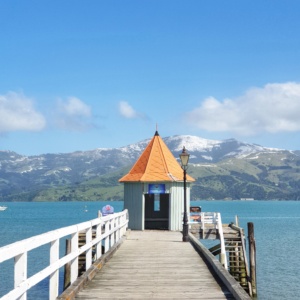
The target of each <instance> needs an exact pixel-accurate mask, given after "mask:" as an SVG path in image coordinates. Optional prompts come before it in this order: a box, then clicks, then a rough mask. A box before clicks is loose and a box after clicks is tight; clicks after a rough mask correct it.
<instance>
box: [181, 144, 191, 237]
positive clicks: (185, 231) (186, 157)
mask: <svg viewBox="0 0 300 300" xmlns="http://www.w3.org/2000/svg"><path fill="white" fill-rule="evenodd" d="M179 157H180V160H181V168H182V169H183V200H184V211H183V227H182V241H183V242H188V241H189V225H188V216H187V211H186V170H187V168H188V162H189V158H190V155H189V154H188V153H187V151H186V149H185V147H183V149H182V153H181V154H179Z"/></svg>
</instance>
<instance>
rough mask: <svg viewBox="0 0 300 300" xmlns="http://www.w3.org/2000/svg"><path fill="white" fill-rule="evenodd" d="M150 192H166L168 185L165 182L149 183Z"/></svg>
mask: <svg viewBox="0 0 300 300" xmlns="http://www.w3.org/2000/svg"><path fill="white" fill-rule="evenodd" d="M148 193H149V194H165V193H166V185H165V184H149V185H148Z"/></svg>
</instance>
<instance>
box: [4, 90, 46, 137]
mask: <svg viewBox="0 0 300 300" xmlns="http://www.w3.org/2000/svg"><path fill="white" fill-rule="evenodd" d="M45 125H46V120H45V118H44V116H43V115H42V114H41V113H39V112H38V111H36V110H35V109H34V106H33V102H32V100H30V99H29V98H27V97H25V96H24V95H23V94H19V93H15V92H9V93H7V94H6V95H0V132H2V133H4V132H11V131H19V130H23V131H39V130H42V129H43V128H44V127H45Z"/></svg>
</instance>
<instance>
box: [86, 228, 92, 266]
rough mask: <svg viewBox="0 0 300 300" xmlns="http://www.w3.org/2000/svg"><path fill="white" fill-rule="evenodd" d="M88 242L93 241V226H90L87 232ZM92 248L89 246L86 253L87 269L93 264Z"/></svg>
mask: <svg viewBox="0 0 300 300" xmlns="http://www.w3.org/2000/svg"><path fill="white" fill-rule="evenodd" d="M85 237H86V238H85V240H86V244H88V243H90V242H91V241H92V227H90V228H88V229H87V231H86V233H85ZM92 250H93V248H92V247H91V248H89V249H88V250H86V253H85V270H86V271H87V270H88V269H89V267H90V266H91V265H92Z"/></svg>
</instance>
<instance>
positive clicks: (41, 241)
mask: <svg viewBox="0 0 300 300" xmlns="http://www.w3.org/2000/svg"><path fill="white" fill-rule="evenodd" d="M127 227H128V211H127V210H124V211H122V212H120V213H114V214H111V215H107V216H105V217H100V218H97V219H93V220H91V221H87V222H83V223H79V224H76V225H72V226H68V227H63V228H60V229H57V230H53V231H49V232H47V233H44V234H40V235H36V236H34V237H31V238H28V239H24V240H22V241H18V242H15V243H12V244H9V245H7V246H4V247H1V248H0V263H2V262H4V261H7V260H9V259H12V258H13V259H14V279H15V280H14V282H15V284H14V289H13V290H11V291H10V292H8V293H7V294H5V295H4V296H2V297H1V298H0V299H1V300H8V299H20V300H25V299H26V298H27V291H28V290H29V289H30V288H31V287H33V286H34V285H36V284H37V283H39V282H40V281H42V280H43V279H45V278H47V277H48V276H50V282H49V300H55V299H56V298H57V296H58V293H59V269H60V268H61V267H63V266H64V265H65V264H67V263H70V264H71V270H70V273H71V276H70V281H71V283H73V282H74V281H75V280H76V279H77V277H78V257H79V255H80V254H82V253H84V252H85V255H86V270H87V269H88V268H89V267H90V266H91V264H92V248H93V247H94V246H95V248H96V256H97V257H96V258H97V259H98V258H99V257H100V256H101V253H102V251H101V248H102V241H103V243H104V245H105V252H107V251H108V250H109V249H110V248H111V247H112V246H113V245H114V244H115V243H116V242H117V241H118V240H119V239H120V238H121V237H122V236H123V235H124V234H125V233H126V229H127ZM92 230H95V231H96V236H95V238H94V239H93V238H92ZM79 232H85V233H86V244H85V245H83V246H82V247H79V246H78V235H79ZM67 236H71V252H70V253H69V254H67V255H65V256H63V257H62V258H59V242H60V241H59V240H60V239H61V238H63V237H67ZM46 244H49V245H50V247H49V258H50V259H49V265H48V266H47V267H46V268H44V269H43V270H41V271H39V272H37V273H35V274H34V275H32V276H31V277H29V278H27V268H28V265H27V264H28V262H27V256H28V252H29V251H31V250H33V249H36V248H38V247H40V246H43V245H46Z"/></svg>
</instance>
